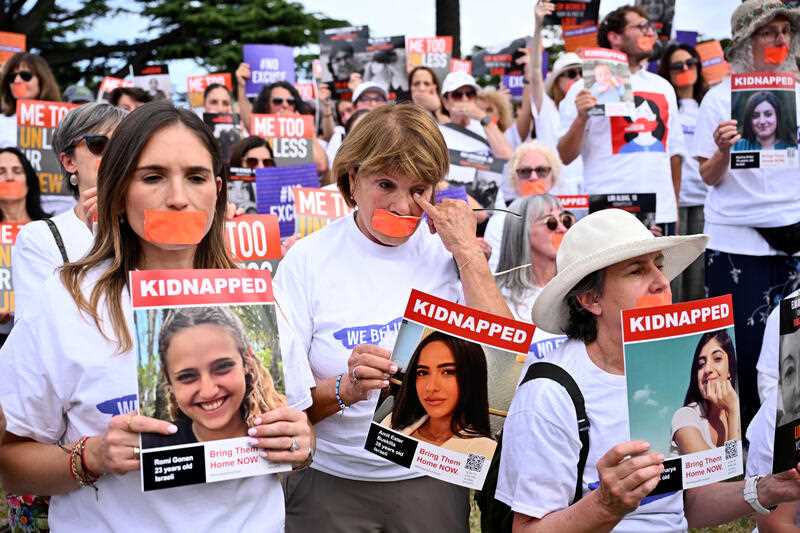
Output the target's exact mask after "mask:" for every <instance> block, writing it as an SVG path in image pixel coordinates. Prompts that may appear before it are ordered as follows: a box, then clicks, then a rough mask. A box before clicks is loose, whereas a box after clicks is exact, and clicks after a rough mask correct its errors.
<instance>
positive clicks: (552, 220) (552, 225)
mask: <svg viewBox="0 0 800 533" xmlns="http://www.w3.org/2000/svg"><path fill="white" fill-rule="evenodd" d="M559 221H560V222H561V224H562V225H563V226H564V227H565V228H566V229H569V228H571V227H572V225H573V224H574V223H575V215H573V214H572V213H561V215H560V216H559V217H558V218H556V217H555V216H553V215H550V216H548V217H547V218H545V219H544V224H545V226H547V229H549V230H550V231H555V230H557V229H558V223H559Z"/></svg>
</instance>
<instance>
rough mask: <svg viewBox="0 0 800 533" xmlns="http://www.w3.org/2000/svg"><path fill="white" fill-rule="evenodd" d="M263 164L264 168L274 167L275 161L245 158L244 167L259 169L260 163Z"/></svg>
mask: <svg viewBox="0 0 800 533" xmlns="http://www.w3.org/2000/svg"><path fill="white" fill-rule="evenodd" d="M259 162H260V163H261V166H264V167H274V166H275V161H273V160H272V159H259V158H257V157H245V158H244V166H246V167H247V168H258V163H259Z"/></svg>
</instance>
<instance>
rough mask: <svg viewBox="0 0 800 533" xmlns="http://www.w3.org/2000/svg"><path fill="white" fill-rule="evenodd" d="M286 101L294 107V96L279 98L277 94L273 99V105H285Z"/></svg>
mask: <svg viewBox="0 0 800 533" xmlns="http://www.w3.org/2000/svg"><path fill="white" fill-rule="evenodd" d="M284 102H286V104H287V105H290V106H292V107H294V98H278V97H277V96H276V97H275V98H273V99H272V105H283V103H284Z"/></svg>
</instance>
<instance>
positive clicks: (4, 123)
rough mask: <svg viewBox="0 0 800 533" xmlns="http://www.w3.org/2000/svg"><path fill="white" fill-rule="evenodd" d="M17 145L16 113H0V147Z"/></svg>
mask: <svg viewBox="0 0 800 533" xmlns="http://www.w3.org/2000/svg"><path fill="white" fill-rule="evenodd" d="M16 145H17V114H16V113H14V114H13V115H11V116H6V115H3V114H0V148H6V147H8V146H16Z"/></svg>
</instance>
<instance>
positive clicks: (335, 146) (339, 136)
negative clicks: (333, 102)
mask: <svg viewBox="0 0 800 533" xmlns="http://www.w3.org/2000/svg"><path fill="white" fill-rule="evenodd" d="M342 141H344V126H334V128H333V135H331V138H330V139H329V140H328V146H326V147H325V153H326V154H327V155H328V166H330V167H331V168H333V160H334V159H336V153H337V152H338V151H339V147H340V146H341V145H342Z"/></svg>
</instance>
